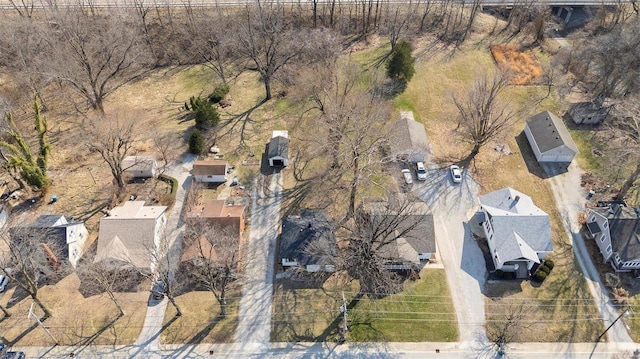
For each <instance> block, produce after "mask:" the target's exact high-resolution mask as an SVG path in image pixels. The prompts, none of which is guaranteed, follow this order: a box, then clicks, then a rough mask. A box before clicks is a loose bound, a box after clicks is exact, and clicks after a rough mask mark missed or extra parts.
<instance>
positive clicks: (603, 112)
mask: <svg viewBox="0 0 640 359" xmlns="http://www.w3.org/2000/svg"><path fill="white" fill-rule="evenodd" d="M609 111H611V106H610V105H609V106H606V105H605V104H604V100H603V99H602V98H597V99H595V100H593V101H590V102H578V103H574V104H572V105H571V107H570V108H569V116H571V119H572V120H573V122H575V123H576V124H577V125H597V124H599V123H600V122H602V121H604V119H605V118H607V116H608V115H609Z"/></svg>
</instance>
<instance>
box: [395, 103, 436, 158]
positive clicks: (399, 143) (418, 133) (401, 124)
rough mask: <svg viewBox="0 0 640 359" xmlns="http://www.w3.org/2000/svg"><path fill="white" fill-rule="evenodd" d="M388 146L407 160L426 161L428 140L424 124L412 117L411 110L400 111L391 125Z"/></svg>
mask: <svg viewBox="0 0 640 359" xmlns="http://www.w3.org/2000/svg"><path fill="white" fill-rule="evenodd" d="M390 137H391V138H390V141H389V142H390V147H391V152H392V154H393V155H394V156H395V157H396V158H397V159H401V160H406V161H409V162H422V161H426V160H427V157H428V155H429V140H428V139H427V132H426V131H425V129H424V125H423V124H421V123H420V122H417V121H416V120H415V119H414V118H413V112H411V111H401V112H400V119H399V120H398V121H396V122H395V123H394V124H393V125H391V133H390Z"/></svg>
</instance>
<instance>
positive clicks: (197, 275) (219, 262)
mask: <svg viewBox="0 0 640 359" xmlns="http://www.w3.org/2000/svg"><path fill="white" fill-rule="evenodd" d="M185 239H187V243H188V244H189V245H188V246H187V251H189V252H185V253H186V256H187V257H188V258H184V259H186V262H185V263H186V265H187V267H188V268H189V274H190V276H191V277H192V278H193V279H194V280H195V281H197V282H198V283H200V284H201V285H203V286H204V287H205V288H207V290H209V291H210V292H211V293H212V294H213V296H214V297H215V298H216V300H217V302H218V304H219V305H220V316H221V317H225V316H226V315H227V305H228V303H227V293H228V292H229V290H230V289H231V288H232V286H234V285H235V284H237V282H236V279H237V278H238V270H239V268H240V266H241V265H242V260H241V257H240V250H239V246H240V238H239V229H238V228H236V227H233V226H231V227H220V226H216V225H213V224H210V223H204V222H199V221H197V220H195V219H192V220H191V221H190V223H189V225H188V232H187V235H186V236H185Z"/></svg>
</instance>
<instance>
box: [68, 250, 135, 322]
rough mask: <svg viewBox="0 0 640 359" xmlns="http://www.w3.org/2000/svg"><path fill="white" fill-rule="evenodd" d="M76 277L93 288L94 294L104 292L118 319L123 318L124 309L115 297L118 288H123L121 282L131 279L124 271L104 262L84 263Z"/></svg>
mask: <svg viewBox="0 0 640 359" xmlns="http://www.w3.org/2000/svg"><path fill="white" fill-rule="evenodd" d="M77 272H78V276H79V277H80V278H81V279H86V280H87V281H88V282H90V283H91V284H93V285H94V286H95V291H96V292H104V293H105V294H106V295H107V297H109V299H110V300H111V302H113V304H114V305H115V306H116V308H117V309H118V317H122V316H124V314H125V313H124V309H123V308H122V304H121V303H120V300H119V299H118V297H117V296H116V292H117V291H118V289H119V288H122V287H124V285H123V282H128V280H129V279H131V278H132V276H131V275H130V273H128V272H126V270H125V269H122V268H117V269H116V268H115V267H113V266H110V265H109V264H108V263H107V262H105V261H100V262H97V263H86V264H84V265H82V266H80V267H79V268H78V269H77Z"/></svg>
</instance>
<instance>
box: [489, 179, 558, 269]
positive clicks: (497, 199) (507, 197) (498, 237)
mask: <svg viewBox="0 0 640 359" xmlns="http://www.w3.org/2000/svg"><path fill="white" fill-rule="evenodd" d="M478 199H479V202H480V212H479V213H478V218H479V222H480V224H481V225H482V228H483V230H484V234H485V237H486V238H487V242H488V244H489V251H490V253H491V258H492V259H493V264H494V267H495V269H496V270H501V271H504V272H515V273H516V277H517V278H528V277H529V274H530V272H531V269H532V268H533V266H534V265H535V264H540V262H541V261H542V260H543V259H545V257H546V256H547V254H549V253H551V252H552V251H553V243H552V241H551V227H550V224H549V216H548V215H547V214H546V213H545V212H544V211H542V210H541V209H540V208H538V207H536V205H535V204H534V203H533V201H532V200H531V197H529V196H527V195H526V194H524V193H522V192H519V191H516V190H515V189H513V188H510V187H506V188H503V189H500V190H497V191H495V192H491V193H487V194H485V195H484V196H480V197H479V198H478Z"/></svg>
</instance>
